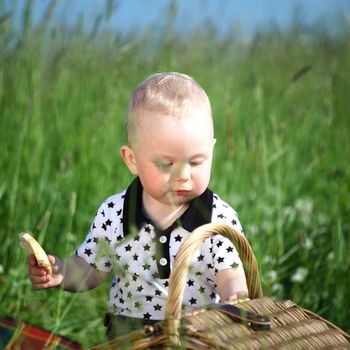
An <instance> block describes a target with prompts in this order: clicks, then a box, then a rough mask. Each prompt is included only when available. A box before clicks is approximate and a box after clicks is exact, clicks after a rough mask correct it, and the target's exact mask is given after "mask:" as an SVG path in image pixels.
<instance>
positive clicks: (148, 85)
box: [126, 72, 212, 144]
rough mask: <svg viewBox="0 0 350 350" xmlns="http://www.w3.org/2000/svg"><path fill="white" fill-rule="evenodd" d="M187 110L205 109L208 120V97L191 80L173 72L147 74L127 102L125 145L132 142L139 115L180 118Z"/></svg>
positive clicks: (209, 107) (209, 108)
mask: <svg viewBox="0 0 350 350" xmlns="http://www.w3.org/2000/svg"><path fill="white" fill-rule="evenodd" d="M189 108H200V109H205V110H207V111H208V114H209V115H210V117H212V111H211V106H210V102H209V98H208V96H207V94H206V93H205V91H204V90H203V88H202V87H201V86H200V85H199V84H198V83H197V82H196V81H195V80H194V79H193V78H191V77H190V76H188V75H186V74H182V73H177V72H164V73H156V74H152V75H150V76H149V77H147V78H146V79H145V80H144V81H142V82H141V83H140V84H139V85H138V86H137V87H136V89H135V91H134V93H133V94H132V96H131V100H130V102H129V106H128V111H127V116H126V131H127V138H128V142H129V144H130V143H131V142H132V141H133V140H134V135H135V131H136V130H135V129H136V127H137V125H138V122H139V121H140V119H141V118H142V114H143V112H145V111H148V112H149V111H154V112H158V113H159V112H160V113H164V114H167V115H172V116H174V117H176V118H182V117H184V116H185V115H186V111H188V109H189Z"/></svg>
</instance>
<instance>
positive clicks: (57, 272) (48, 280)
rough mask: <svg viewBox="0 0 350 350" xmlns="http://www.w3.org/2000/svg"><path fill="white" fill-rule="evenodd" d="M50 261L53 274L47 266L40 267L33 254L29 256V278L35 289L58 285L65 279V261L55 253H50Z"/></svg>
mask: <svg viewBox="0 0 350 350" xmlns="http://www.w3.org/2000/svg"><path fill="white" fill-rule="evenodd" d="M48 258H49V262H50V264H51V266H52V275H50V274H49V273H48V272H47V270H45V268H42V267H39V266H38V264H37V261H36V258H35V256H34V255H33V254H31V255H29V257H28V273H29V279H30V281H31V282H32V285H33V287H34V288H35V289H37V290H41V289H46V288H50V287H57V286H59V285H60V284H61V283H62V280H63V274H62V271H63V263H62V261H61V260H60V259H58V258H56V257H54V256H53V255H48Z"/></svg>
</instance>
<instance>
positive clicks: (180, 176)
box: [174, 164, 191, 181]
mask: <svg viewBox="0 0 350 350" xmlns="http://www.w3.org/2000/svg"><path fill="white" fill-rule="evenodd" d="M190 178H191V166H190V165H189V164H182V165H180V166H179V167H178V168H177V169H175V170H174V179H175V180H176V181H187V180H189V179H190Z"/></svg>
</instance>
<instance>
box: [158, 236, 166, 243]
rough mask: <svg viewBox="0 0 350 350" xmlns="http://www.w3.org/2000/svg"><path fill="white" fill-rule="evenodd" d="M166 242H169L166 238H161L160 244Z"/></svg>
mask: <svg viewBox="0 0 350 350" xmlns="http://www.w3.org/2000/svg"><path fill="white" fill-rule="evenodd" d="M166 241H167V238H166V236H161V237H159V242H160V243H165V242H166Z"/></svg>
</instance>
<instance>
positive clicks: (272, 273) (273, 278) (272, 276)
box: [267, 270, 277, 282]
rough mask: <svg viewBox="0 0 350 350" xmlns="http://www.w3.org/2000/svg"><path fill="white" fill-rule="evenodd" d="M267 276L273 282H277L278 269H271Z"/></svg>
mask: <svg viewBox="0 0 350 350" xmlns="http://www.w3.org/2000/svg"><path fill="white" fill-rule="evenodd" d="M267 278H268V279H269V280H270V281H271V282H275V281H276V280H277V271H275V270H270V271H268V272H267Z"/></svg>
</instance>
